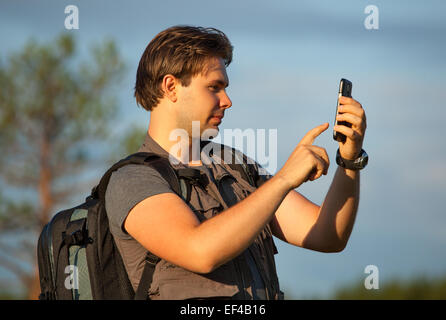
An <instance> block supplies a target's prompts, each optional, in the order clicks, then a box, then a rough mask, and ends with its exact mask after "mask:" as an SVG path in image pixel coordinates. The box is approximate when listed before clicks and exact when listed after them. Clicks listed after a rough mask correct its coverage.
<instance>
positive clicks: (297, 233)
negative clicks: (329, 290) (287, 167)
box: [271, 167, 359, 252]
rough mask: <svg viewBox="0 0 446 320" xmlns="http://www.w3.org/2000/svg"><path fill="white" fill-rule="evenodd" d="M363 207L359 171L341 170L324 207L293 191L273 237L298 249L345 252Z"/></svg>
mask: <svg viewBox="0 0 446 320" xmlns="http://www.w3.org/2000/svg"><path fill="white" fill-rule="evenodd" d="M358 204H359V172H357V171H352V170H346V169H343V168H340V167H339V168H338V169H337V171H336V174H335V176H334V179H333V182H332V184H331V186H330V189H329V190H328V193H327V195H326V197H325V200H324V202H323V204H322V206H318V205H316V204H314V203H313V202H311V201H310V200H308V199H307V198H305V197H304V196H302V195H301V194H300V193H298V192H297V191H295V190H292V191H290V192H289V193H288V195H287V196H286V197H285V199H284V200H283V202H282V204H281V205H280V206H279V209H278V210H277V212H276V214H275V216H274V218H273V220H272V222H271V228H272V231H273V234H274V235H275V236H276V237H278V238H280V239H281V240H283V241H286V242H288V243H290V244H293V245H295V246H299V247H303V248H306V249H310V250H315V251H320V252H339V251H342V250H343V249H344V248H345V246H346V244H347V242H348V239H349V237H350V234H351V231H352V229H353V225H354V221H355V217H356V212H357V209H358Z"/></svg>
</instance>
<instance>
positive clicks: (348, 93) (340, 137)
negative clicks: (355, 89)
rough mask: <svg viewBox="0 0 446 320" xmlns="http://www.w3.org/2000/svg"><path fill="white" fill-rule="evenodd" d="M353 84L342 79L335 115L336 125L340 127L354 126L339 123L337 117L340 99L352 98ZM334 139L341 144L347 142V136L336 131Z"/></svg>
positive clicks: (343, 122)
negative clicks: (342, 97)
mask: <svg viewBox="0 0 446 320" xmlns="http://www.w3.org/2000/svg"><path fill="white" fill-rule="evenodd" d="M352 86H353V85H352V83H351V81H349V80H347V79H341V81H340V83H339V91H338V101H337V104H336V114H335V121H334V125H340V126H346V127H351V126H352V125H351V124H350V123H348V122H346V121H339V122H338V121H337V120H336V116H337V115H338V108H339V97H340V96H344V97H349V98H351V97H352ZM333 139H334V140H336V141H339V142H345V140H346V136H345V135H344V134H342V133H339V132H336V131H335V130H333Z"/></svg>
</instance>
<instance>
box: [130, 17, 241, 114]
mask: <svg viewBox="0 0 446 320" xmlns="http://www.w3.org/2000/svg"><path fill="white" fill-rule="evenodd" d="M232 50H233V46H232V45H231V43H230V41H229V39H228V38H227V36H226V35H225V34H224V33H223V32H221V31H219V30H217V29H215V28H203V27H194V26H187V25H179V26H174V27H170V28H168V29H166V30H164V31H161V32H160V33H158V34H157V35H156V36H155V38H153V39H152V41H150V43H149V45H148V46H147V48H146V50H145V51H144V53H143V55H142V57H141V60H140V61H139V66H138V71H137V72H136V84H135V98H136V102H137V103H138V104H139V105H140V106H142V107H143V108H144V109H146V110H147V111H152V109H153V108H154V107H155V106H156V105H157V104H158V103H159V100H160V99H161V98H162V97H163V95H164V93H163V91H162V89H161V86H160V83H161V81H162V79H163V78H164V76H165V75H166V74H171V75H173V76H174V77H176V78H178V79H179V80H180V83H181V85H182V86H188V85H189V84H190V81H191V78H192V77H193V76H195V75H197V74H200V73H201V74H202V73H204V72H205V70H204V68H205V66H206V63H207V61H208V59H210V58H212V57H220V58H222V59H223V61H224V63H225V66H228V65H229V64H230V63H231V61H232Z"/></svg>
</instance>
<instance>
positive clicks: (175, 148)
mask: <svg viewBox="0 0 446 320" xmlns="http://www.w3.org/2000/svg"><path fill="white" fill-rule="evenodd" d="M159 123H163V122H162V121H152V119H151V121H150V124H149V129H148V131H147V132H148V134H149V135H150V137H152V139H153V140H155V141H156V143H158V144H159V145H160V146H161V148H163V149H164V150H165V151H166V152H167V153H169V154H170V155H171V156H173V157H174V158H176V159H177V160H178V161H180V162H182V163H184V164H187V165H189V166H200V165H202V162H201V159H199V158H200V155H199V154H198V155H195V158H197V157H198V159H196V160H195V161H192V157H193V154H192V146H193V144H192V138H191V137H189V139H188V140H185V139H183V140H181V142H182V143H184V144H185V145H184V146H183V148H184V150H186V149H188V150H189V159H188V160H185V159H182V158H181V156H179V155H178V152H180V151H179V140H176V141H172V140H169V137H170V134H171V132H172V131H173V130H175V129H177V128H171V127H170V126H167V125H162V126H161V125H157V124H159ZM196 143H198V147H199V145H200V141H197V142H196Z"/></svg>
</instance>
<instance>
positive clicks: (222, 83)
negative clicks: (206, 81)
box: [211, 79, 229, 88]
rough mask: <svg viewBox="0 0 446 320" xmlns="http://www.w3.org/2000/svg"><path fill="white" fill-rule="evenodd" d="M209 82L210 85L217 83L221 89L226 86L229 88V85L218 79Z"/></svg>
mask: <svg viewBox="0 0 446 320" xmlns="http://www.w3.org/2000/svg"><path fill="white" fill-rule="evenodd" d="M211 82H212V83H218V84H219V85H220V86H222V87H225V88H226V87H227V86H229V83H227V82H226V81H224V80H220V79H217V80H211Z"/></svg>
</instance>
